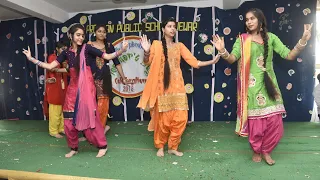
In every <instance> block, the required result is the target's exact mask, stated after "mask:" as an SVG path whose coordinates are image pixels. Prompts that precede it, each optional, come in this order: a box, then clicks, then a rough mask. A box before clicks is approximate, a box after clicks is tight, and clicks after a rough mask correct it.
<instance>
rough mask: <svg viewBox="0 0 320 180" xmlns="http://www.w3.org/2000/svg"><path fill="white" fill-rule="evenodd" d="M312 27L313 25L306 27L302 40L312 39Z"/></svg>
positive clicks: (306, 25)
mask: <svg viewBox="0 0 320 180" xmlns="http://www.w3.org/2000/svg"><path fill="white" fill-rule="evenodd" d="M312 25H313V23H311V24H305V25H304V31H303V35H302V38H301V39H302V40H304V41H309V39H310V38H311V30H312Z"/></svg>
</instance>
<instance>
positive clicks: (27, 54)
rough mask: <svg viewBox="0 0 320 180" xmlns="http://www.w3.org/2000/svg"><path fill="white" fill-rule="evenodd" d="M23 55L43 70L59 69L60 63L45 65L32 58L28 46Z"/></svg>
mask: <svg viewBox="0 0 320 180" xmlns="http://www.w3.org/2000/svg"><path fill="white" fill-rule="evenodd" d="M22 52H23V54H24V55H26V57H27V59H28V60H29V61H31V62H33V63H34V64H36V65H38V66H39V67H41V68H44V69H47V70H52V69H53V68H55V67H57V66H58V65H59V62H58V61H53V62H51V63H45V62H42V61H39V60H37V59H35V58H34V57H32V56H31V51H30V47H29V46H28V50H26V49H23V51H22Z"/></svg>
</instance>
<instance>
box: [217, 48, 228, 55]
mask: <svg viewBox="0 0 320 180" xmlns="http://www.w3.org/2000/svg"><path fill="white" fill-rule="evenodd" d="M227 52H228V51H227V49H226V48H224V52H223V53H221V52H218V54H220V55H224V54H225V53H227Z"/></svg>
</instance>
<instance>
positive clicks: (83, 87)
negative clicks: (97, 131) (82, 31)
mask: <svg viewBox="0 0 320 180" xmlns="http://www.w3.org/2000/svg"><path fill="white" fill-rule="evenodd" d="M86 46H87V45H86V44H84V45H83V46H82V49H81V53H80V70H79V79H78V90H77V97H76V103H75V108H74V118H73V125H74V126H75V128H76V129H77V130H78V131H82V130H85V129H89V128H95V127H96V124H95V122H96V119H98V121H97V122H99V119H100V118H99V113H97V102H96V91H95V86H94V82H93V77H92V73H91V69H90V67H89V66H86V57H85V49H86Z"/></svg>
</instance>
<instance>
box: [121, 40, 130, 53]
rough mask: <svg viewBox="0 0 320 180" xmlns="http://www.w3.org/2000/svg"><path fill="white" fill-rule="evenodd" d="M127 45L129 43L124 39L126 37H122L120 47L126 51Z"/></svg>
mask: <svg viewBox="0 0 320 180" xmlns="http://www.w3.org/2000/svg"><path fill="white" fill-rule="evenodd" d="M128 46H129V43H128V41H127V40H126V37H124V38H123V41H122V49H123V50H124V51H126V50H127V49H128Z"/></svg>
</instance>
